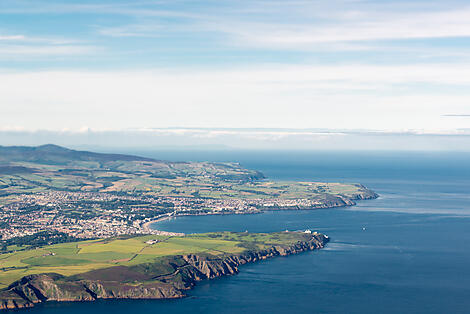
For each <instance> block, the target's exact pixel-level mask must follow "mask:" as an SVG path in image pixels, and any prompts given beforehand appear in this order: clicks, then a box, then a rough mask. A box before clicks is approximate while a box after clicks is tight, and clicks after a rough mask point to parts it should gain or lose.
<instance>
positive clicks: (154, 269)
mask: <svg viewBox="0 0 470 314" xmlns="http://www.w3.org/2000/svg"><path fill="white" fill-rule="evenodd" d="M327 242H328V237H326V236H324V235H322V234H318V233H314V234H312V235H311V236H309V238H308V239H306V240H305V241H299V242H297V243H295V244H292V245H288V246H282V245H276V246H272V247H269V248H267V249H264V250H249V251H245V252H244V253H241V254H238V255H225V256H215V255H208V254H198V255H194V254H190V255H179V256H172V257H166V258H163V259H159V260H156V262H155V263H151V264H141V265H136V266H116V267H111V268H106V269H102V270H95V271H91V272H88V273H84V274H80V275H76V276H70V277H64V276H61V275H58V274H39V275H30V276H25V277H23V278H22V279H20V280H18V281H16V282H14V283H13V284H11V285H10V286H9V287H8V288H7V289H5V290H3V291H0V309H20V308H29V307H32V306H34V304H37V303H41V302H46V301H93V300H96V299H113V298H119V299H165V298H181V297H183V296H185V293H184V291H185V290H187V289H190V288H192V287H193V286H194V285H195V284H196V283H197V282H198V281H201V280H207V279H212V278H216V277H220V276H225V275H233V274H236V273H238V267H239V266H240V265H244V264H246V263H252V262H256V261H259V260H264V259H268V258H271V257H275V256H287V255H290V254H297V253H300V252H304V251H309V250H314V249H320V248H323V246H324V245H325V244H326V243H327Z"/></svg>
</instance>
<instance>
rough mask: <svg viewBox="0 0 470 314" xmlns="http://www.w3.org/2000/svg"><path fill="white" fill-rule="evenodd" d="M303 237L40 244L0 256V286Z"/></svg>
mask: <svg viewBox="0 0 470 314" xmlns="http://www.w3.org/2000/svg"><path fill="white" fill-rule="evenodd" d="M306 238H307V236H306V235H303V234H299V233H285V232H283V233H273V234H251V233H230V232H223V233H206V234H195V235H187V236H178V237H171V236H158V235H148V236H138V237H118V238H113V239H100V240H90V241H81V242H74V243H62V244H56V245H50V246H44V247H41V248H37V249H32V250H24V251H18V252H14V253H8V254H1V255H0V288H6V287H7V286H8V285H10V284H11V283H12V282H14V281H15V280H18V279H20V278H22V277H23V276H26V275H31V274H41V273H58V274H61V275H64V276H71V275H75V274H79V273H85V272H87V271H91V270H96V269H102V268H107V267H113V266H131V265H138V264H142V263H152V262H155V261H156V260H157V259H158V258H160V257H165V256H172V255H185V254H199V253H205V254H210V255H214V256H218V255H224V254H237V253H241V252H243V251H245V250H247V249H251V250H253V249H255V250H261V249H264V248H266V247H269V246H272V245H289V244H292V243H295V242H296V241H299V240H304V239H306Z"/></svg>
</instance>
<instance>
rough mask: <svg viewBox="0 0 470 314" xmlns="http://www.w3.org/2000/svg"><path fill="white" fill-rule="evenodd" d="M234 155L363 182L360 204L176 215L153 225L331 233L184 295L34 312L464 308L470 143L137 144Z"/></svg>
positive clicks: (257, 164) (165, 155) (263, 165)
mask: <svg viewBox="0 0 470 314" xmlns="http://www.w3.org/2000/svg"><path fill="white" fill-rule="evenodd" d="M140 154H141V155H142V154H146V155H147V156H152V157H157V158H160V159H170V160H212V161H239V162H241V163H242V165H244V166H245V167H249V168H253V169H258V170H261V171H262V172H264V173H265V174H266V175H267V176H268V177H269V178H273V179H281V180H318V181H330V182H333V181H340V182H360V183H363V184H364V185H366V186H368V187H369V188H371V189H373V190H374V191H376V192H377V193H379V194H380V198H379V199H377V200H369V201H362V202H359V203H358V205H357V206H353V207H348V208H341V209H322V210H314V211H279V212H266V213H263V214H256V215H226V216H201V217H180V218H175V219H172V220H169V221H163V222H159V223H156V224H154V225H153V226H154V228H157V229H161V230H167V231H180V232H186V233H191V232H207V231H218V230H231V231H245V230H249V231H253V232H271V231H279V230H285V229H290V230H296V229H304V228H310V229H314V230H318V231H320V232H323V233H326V234H328V235H329V236H330V237H331V242H330V243H329V244H328V245H327V247H326V248H325V249H323V250H320V251H314V252H307V253H303V254H299V255H293V256H289V257H278V258H274V259H270V260H267V261H262V262H259V263H255V264H250V265H245V266H242V267H241V268H240V273H239V274H238V275H235V276H231V277H224V278H218V279H215V280H211V281H206V282H201V283H200V284H198V285H197V286H196V288H195V289H194V290H192V291H190V292H189V296H188V297H187V298H185V299H180V300H164V301H159V300H157V301H148V300H143V301H133V300H121V301H120V300H118V301H99V302H95V303H63V304H53V303H51V304H46V305H41V306H38V307H37V308H35V309H33V310H31V311H30V312H31V313H82V312H84V311H87V312H88V313H103V312H106V313H109V312H115V313H131V312H134V313H188V312H191V313H306V312H309V313H398V312H399V313H470V155H468V154H463V153H404V152H403V153H400V152H398V153H396V152H395V153H390V152H367V153H364V152H348V153H346V152H322V153H312V152H263V153H260V152H168V151H167V152H142V153H140Z"/></svg>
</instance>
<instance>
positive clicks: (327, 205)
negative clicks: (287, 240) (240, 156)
mask: <svg viewBox="0 0 470 314" xmlns="http://www.w3.org/2000/svg"><path fill="white" fill-rule="evenodd" d="M371 192H372V191H371ZM379 197H380V195H378V194H377V193H375V192H372V193H371V194H370V195H367V196H364V195H357V196H356V197H355V198H351V199H349V202H343V203H322V204H319V205H318V206H315V207H310V208H300V207H295V208H286V207H275V208H274V207H273V208H264V209H258V210H255V211H253V210H252V211H243V212H241V211H237V212H236V211H232V212H208V213H200V214H190V213H184V214H181V213H180V214H177V213H176V212H172V213H170V214H165V215H163V216H160V217H158V218H156V219H151V220H149V221H146V222H144V223H142V224H141V228H142V229H143V230H144V232H147V233H151V234H159V235H178V236H181V235H184V233H175V232H168V231H162V230H157V229H152V228H150V226H151V225H152V224H153V223H157V222H161V221H165V220H170V219H172V218H177V217H184V216H212V215H253V214H261V213H263V212H265V211H296V210H317V209H328V208H341V207H351V206H355V205H357V203H356V202H355V201H366V200H373V199H377V198H379Z"/></svg>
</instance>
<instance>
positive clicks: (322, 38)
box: [0, 0, 470, 148]
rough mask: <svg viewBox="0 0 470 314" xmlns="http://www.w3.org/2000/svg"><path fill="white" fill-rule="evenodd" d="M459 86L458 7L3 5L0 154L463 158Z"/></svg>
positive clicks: (465, 67) (4, 0)
mask: <svg viewBox="0 0 470 314" xmlns="http://www.w3.org/2000/svg"><path fill="white" fill-rule="evenodd" d="M469 87H470V3H469V2H468V1H462V0H460V1H454V0H449V1H442V0H439V1H433V0H426V1H424V0H422V1H421V0H407V1H401V0H393V1H392V0H390V1H388V0H369V1H367V0H329V1H324V0H321V1H317V0H311V1H305V0H293V1H288V0H284V1H265V0H249V1H245V0H236V1H227V0H217V1H208V0H205V1H180V0H171V1H164V0H163V1H158V0H154V1H151V0H142V1H141V0H132V1H131V0H113V1H108V0H101V1H99V0H82V1H76V0H62V1H59V0H1V1H0V133H2V132H3V133H2V134H3V135H1V134H0V135H1V136H0V139H4V140H3V142H2V141H0V144H2V143H6V142H11V140H12V139H13V138H12V137H11V134H12V133H11V132H13V133H15V132H19V133H21V134H23V135H24V134H29V135H28V136H32V135H34V134H36V135H37V134H39V133H38V132H42V133H41V134H43V135H44V134H52V133H54V132H55V134H62V135H63V134H75V133H77V134H83V132H88V133H89V132H95V133H96V132H98V133H100V132H101V133H100V134H102V133H103V132H108V134H115V133H113V132H118V133H119V132H121V133H122V132H128V133H135V132H141V133H145V134H149V132H150V131H149V130H153V131H151V132H153V134H154V135H155V136H161V134H162V132H161V131H155V130H167V131H165V132H166V133H165V132H163V133H165V134H167V133H172V134H175V131H174V130H175V129H177V130H183V129H186V130H193V131H186V134H197V135H196V136H197V137H198V138H201V136H200V134H199V133H198V132H199V131H198V132H194V130H195V129H197V130H201V129H203V130H206V131H207V132H208V133H207V134H209V135H208V136H206V138H210V137H212V138H214V137H217V136H219V137H220V136H221V135H220V134H221V133H220V132H221V131H220V130H221V129H223V130H225V131H224V132H229V131H230V132H232V133H233V134H242V135H243V136H240V137H239V139H245V140H246V141H248V140H249V139H247V138H246V134H248V133H250V132H253V131H246V132H248V133H246V132H245V131H243V132H245V133H243V132H242V133H240V132H239V131H237V130H240V129H246V130H253V129H261V130H262V131H259V130H258V131H256V132H254V133H255V135H256V136H257V138H258V139H262V138H266V137H265V136H266V134H265V132H268V133H269V132H274V133H276V132H277V133H279V132H281V133H283V134H284V135H283V136H282V137H283V138H285V137H286V136H287V137H289V136H290V137H292V136H301V137H302V138H303V137H305V134H310V135H309V136H311V137H312V139H313V141H314V142H315V140H316V139H320V138H324V134H325V133H328V134H329V136H330V135H331V134H346V133H347V134H349V135H351V134H356V135H357V134H359V133H360V134H366V133H367V134H374V136H376V135H377V134H382V135H383V134H387V135H390V134H393V135H394V136H396V135H397V134H400V135H403V136H413V137H419V136H422V137H421V138H422V139H425V138H426V139H427V138H429V137H430V136H436V138H437V139H438V140H439V141H440V142H439V143H441V144H436V143H437V142H436V143H434V142H433V144H430V143H429V142H428V143H423V145H424V146H426V145H427V146H429V145H431V146H432V147H440V146H446V145H447V144H448V138H452V136H455V137H456V138H458V140H457V139H456V140H455V143H458V144H455V146H456V147H457V148H459V147H461V145H463V144H462V143H464V144H469V143H470V142H469V140H462V139H466V138H469V137H470V88H469ZM168 130H171V132H170V131H168ZM266 130H268V131H266ZM273 130H276V131H273ZM309 130H310V131H309ZM311 130H314V131H311ZM206 131H204V132H206ZM51 132H52V133H51ZM263 132H264V133H263ZM299 132H300V133H301V134H300V135H299V134H297V133H299ZM178 134H181V133H178ZM250 134H251V133H250ZM269 134H270V135H269V138H270V139H273V138H274V139H275V138H279V136H278V135H275V136H271V135H272V134H271V133H269ZM43 135H42V136H43ZM9 136H10V137H9ZM256 136H255V137H256ZM36 138H37V139H39V137H36ZM42 138H43V139H44V137H42ZM251 138H253V136H251ZM443 138H445V140H443ZM50 139H52V137H50ZM44 140H45V141H46V140H48V139H47V138H45V139H44ZM309 141H310V140H309ZM171 142H172V140H169V143H171ZM216 142H217V143H219V142H220V143H223V139H222V138H219V139H218V141H215V142H214V143H216ZM366 142H367V141H363V142H361V143H362V144H363V146H367V145H368V144H367V143H366ZM412 142H413V141H410V143H409V145H413V144H411V143H412ZM451 142H452V141H451ZM254 143H255V142H252V144H254ZM446 143H447V144H446ZM425 144H426V145H425ZM302 145H304V144H302ZM302 145H300V146H302ZM338 145H340V144H338ZM341 145H342V144H341ZM404 145H405V144H404ZM405 146H406V145H405ZM424 146H423V147H424ZM400 147H401V146H400ZM446 147H447V146H446Z"/></svg>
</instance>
